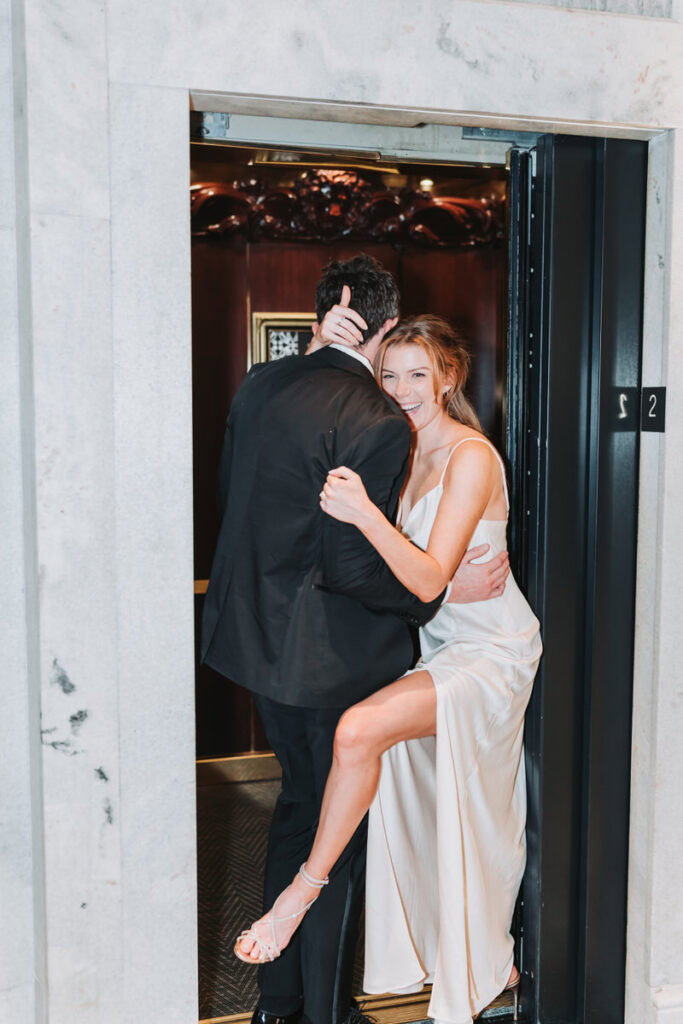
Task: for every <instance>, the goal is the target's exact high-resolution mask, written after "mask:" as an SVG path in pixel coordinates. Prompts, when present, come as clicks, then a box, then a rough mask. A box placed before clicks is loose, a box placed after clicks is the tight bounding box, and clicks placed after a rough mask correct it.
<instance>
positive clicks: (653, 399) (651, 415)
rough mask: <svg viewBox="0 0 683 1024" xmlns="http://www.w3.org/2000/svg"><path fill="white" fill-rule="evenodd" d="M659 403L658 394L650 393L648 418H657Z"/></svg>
mask: <svg viewBox="0 0 683 1024" xmlns="http://www.w3.org/2000/svg"><path fill="white" fill-rule="evenodd" d="M656 405H657V396H656V395H650V408H649V410H648V414H647V415H648V419H651V420H653V419H654V418H655V406H656Z"/></svg>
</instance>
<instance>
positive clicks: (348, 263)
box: [315, 253, 399, 345]
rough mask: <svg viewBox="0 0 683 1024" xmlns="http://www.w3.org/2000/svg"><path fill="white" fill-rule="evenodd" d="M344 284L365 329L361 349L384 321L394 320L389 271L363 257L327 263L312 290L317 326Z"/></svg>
mask: <svg viewBox="0 0 683 1024" xmlns="http://www.w3.org/2000/svg"><path fill="white" fill-rule="evenodd" d="M345 284H347V285H348V286H349V288H350V289H351V307H352V308H353V309H355V310H356V312H357V313H360V315H361V316H362V317H363V319H364V320H365V322H366V324H367V325H368V329H367V330H366V331H363V332H362V333H363V341H362V342H359V345H364V344H365V342H366V341H368V340H369V339H370V338H372V336H373V335H374V334H377V331H378V330H379V329H380V327H381V326H382V325H383V324H384V321H385V320H391V319H392V318H393V317H395V316H398V302H399V294H398V287H397V285H396V282H395V280H394V278H393V276H392V275H391V274H390V273H389V271H388V270H385V269H384V267H383V266H382V264H381V263H379V262H378V260H376V259H374V257H372V256H367V255H366V254H365V253H361V254H360V255H359V256H354V257H353V259H350V260H330V262H329V263H328V264H327V266H326V267H325V270H324V271H323V276H322V277H321V278H320V280H319V281H318V286H317V288H316V290H315V310H316V315H317V317H318V323H320V322H321V320H322V319H323V317H324V316H325V314H326V313H327V312H329V310H330V309H332V306H334V305H336V304H337V303H338V302H339V300H340V299H341V294H342V288H343V286H344V285H345Z"/></svg>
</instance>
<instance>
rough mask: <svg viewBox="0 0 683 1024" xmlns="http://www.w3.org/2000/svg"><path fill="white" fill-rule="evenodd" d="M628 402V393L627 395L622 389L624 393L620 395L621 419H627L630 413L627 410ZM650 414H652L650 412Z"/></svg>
mask: <svg viewBox="0 0 683 1024" xmlns="http://www.w3.org/2000/svg"><path fill="white" fill-rule="evenodd" d="M627 402H628V395H625V394H624V392H623V391H622V393H621V394H620V395H619V419H620V420H625V419H627V418H628V413H627V411H626V403H627ZM650 415H652V414H650Z"/></svg>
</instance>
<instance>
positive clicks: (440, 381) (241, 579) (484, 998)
mask: <svg viewBox="0 0 683 1024" xmlns="http://www.w3.org/2000/svg"><path fill="white" fill-rule="evenodd" d="M398 302H399V296H398V291H397V288H396V284H395V282H394V280H393V278H392V276H391V275H390V274H389V273H388V272H387V271H385V270H384V269H383V268H382V267H381V265H380V264H378V263H377V262H376V261H375V260H373V259H371V258H370V257H367V256H357V257H355V258H354V259H351V260H348V261H346V262H333V263H331V264H330V265H329V266H328V267H327V269H326V270H325V272H324V274H323V277H322V279H321V280H320V282H319V284H318V287H317V290H316V313H317V317H318V323H317V325H316V327H315V332H314V338H313V342H312V344H311V346H310V348H309V353H310V354H307V355H305V356H293V357H290V358H287V359H282V360H278V361H276V362H272V363H266V364H261V365H258V366H255V367H253V368H252V370H251V372H250V373H249V374H248V376H247V378H246V380H245V382H244V384H243V385H242V387H241V388H240V390H239V392H238V394H237V396H236V397H235V399H234V402H233V405H232V409H231V413H230V417H229V420H228V427H227V432H226V439H225V445H224V450H223V455H222V461H221V466H220V471H219V503H220V512H221V517H222V519H221V529H220V534H219V539H218V545H217V550H216V556H215V560H214V564H213V568H212V572H211V579H210V583H209V589H208V592H207V597H206V603H205V611H204V622H203V643H202V648H203V652H202V653H203V658H204V660H205V661H206V662H207V663H208V664H209V665H211V666H212V667H213V668H214V669H216V670H217V671H219V672H221V673H223V674H224V675H225V676H227V677H229V678H231V679H233V680H235V681H236V682H237V683H239V684H240V685H242V686H245V687H247V688H248V689H249V690H251V691H252V693H253V694H254V696H255V700H256V704H257V706H258V710H259V713H260V715H261V718H262V721H263V725H264V727H265V731H266V735H267V736H268V741H269V743H270V744H271V746H272V748H273V750H274V751H275V754H276V755H277V758H278V760H279V762H280V765H281V766H282V792H281V794H280V796H279V798H278V801H277V805H276V808H275V813H274V817H273V822H272V826H271V831H270V837H269V845H268V856H267V863H266V875H265V895H264V909H265V911H266V912H265V914H264V916H263V917H262V918H261V919H260V920H259V921H256V922H254V923H253V924H252V925H251V927H250V928H248V930H247V931H245V932H243V933H242V935H241V936H240V937H239V938H238V939H237V942H236V945H235V953H236V954H237V956H238V957H240V959H242V960H244V961H246V962H247V963H251V964H258V965H260V966H259V990H260V999H259V1006H258V1008H257V1010H256V1011H255V1013H254V1017H253V1024H299V1022H301V1024H362V1022H364V1021H366V1020H367V1018H366V1017H364V1016H363V1014H362V1013H361V1012H360V1011H359V1010H358V1008H357V1007H356V1006H355V1005H354V1004H353V1001H352V998H351V979H352V968H353V958H354V947H355V941H356V932H357V924H358V918H359V913H360V908H361V902H362V898H363V892H364V888H365V881H366V879H365V876H366V858H367V889H366V895H365V900H366V926H365V927H366V946H365V978H364V989H365V990H366V991H367V992H400V993H407V992H417V991H419V990H420V989H421V988H422V986H423V985H424V984H425V983H426V982H432V983H433V988H432V996H431V1002H430V1007H429V1013H430V1015H431V1016H432V1017H433V1018H434V1019H435V1020H436V1021H437V1022H439V1024H470V1022H471V1020H472V1018H473V1016H475V1015H476V1014H477V1013H478V1012H479V1011H481V1010H482V1009H483V1008H484V1007H485V1006H486V1005H487V1004H488V1003H489V1002H491V1000H492V999H493V998H495V996H496V995H498V994H499V993H500V992H501V991H502V990H504V989H506V988H510V989H512V990H513V992H514V995H515V1009H516V996H517V985H518V981H519V974H518V971H517V968H516V967H515V965H514V962H513V940H512V937H511V935H510V925H511V918H512V913H513V908H514V904H515V900H516V896H517V892H518V889H519V885H520V882H521V878H522V873H523V870H524V864H525V834H524V828H525V817H526V793H525V779H524V762H523V758H522V733H523V724H524V712H525V709H526V706H527V703H528V700H529V696H530V692H531V687H532V684H533V679H534V675H535V672H536V668H537V666H538V661H539V658H540V654H541V641H540V635H539V625H538V621H537V620H536V618H535V617H534V615H533V613H532V612H531V609H530V608H529V606H528V604H527V603H526V601H525V599H524V597H523V596H522V594H521V592H520V591H519V589H518V587H517V585H516V583H515V581H514V579H513V577H512V576H511V575H510V574H509V568H508V563H507V553H506V523H507V516H508V508H509V506H508V495H507V484H506V478H505V469H504V466H503V463H502V460H501V458H500V455H499V454H498V452H497V451H496V450H495V448H494V447H493V446H492V445H491V444H490V442H489V441H488V440H487V439H486V438H485V437H484V435H483V433H482V430H481V427H480V424H479V421H478V419H477V416H476V413H475V412H474V409H473V408H472V406H471V405H470V403H469V402H468V401H467V399H466V398H465V395H464V390H463V389H464V386H465V383H466V379H467V369H468V358H467V353H466V351H465V349H464V348H463V346H462V344H461V343H460V341H459V339H458V337H457V335H456V334H455V333H454V332H453V331H452V330H451V328H450V327H449V326H448V324H446V323H445V322H444V321H442V320H440V319H438V318H436V317H432V316H419V317H414V318H412V319H409V320H406V321H403V322H401V323H398V320H397V317H398ZM397 324H398V326H397ZM416 626H417V627H419V646H420V650H419V660H418V661H417V664H414V662H415V655H414V647H413V633H412V630H411V627H416ZM413 665H414V667H411V666H413ZM368 810H369V811H370V813H369V815H368V813H367V812H368Z"/></svg>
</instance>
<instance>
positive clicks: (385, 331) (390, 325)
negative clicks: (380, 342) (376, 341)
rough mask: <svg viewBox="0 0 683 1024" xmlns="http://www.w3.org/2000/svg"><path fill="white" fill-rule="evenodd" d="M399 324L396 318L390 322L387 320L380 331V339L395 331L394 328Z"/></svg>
mask: <svg viewBox="0 0 683 1024" xmlns="http://www.w3.org/2000/svg"><path fill="white" fill-rule="evenodd" d="M397 323H398V317H397V316H394V317H392V318H391V319H390V320H385V321H384V323H383V324H382V326H381V327H380V329H379V335H380V338H383V337H384V336H385V335H386V334H388V333H389V331H393V329H394V327H395V326H396V324H397Z"/></svg>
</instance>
